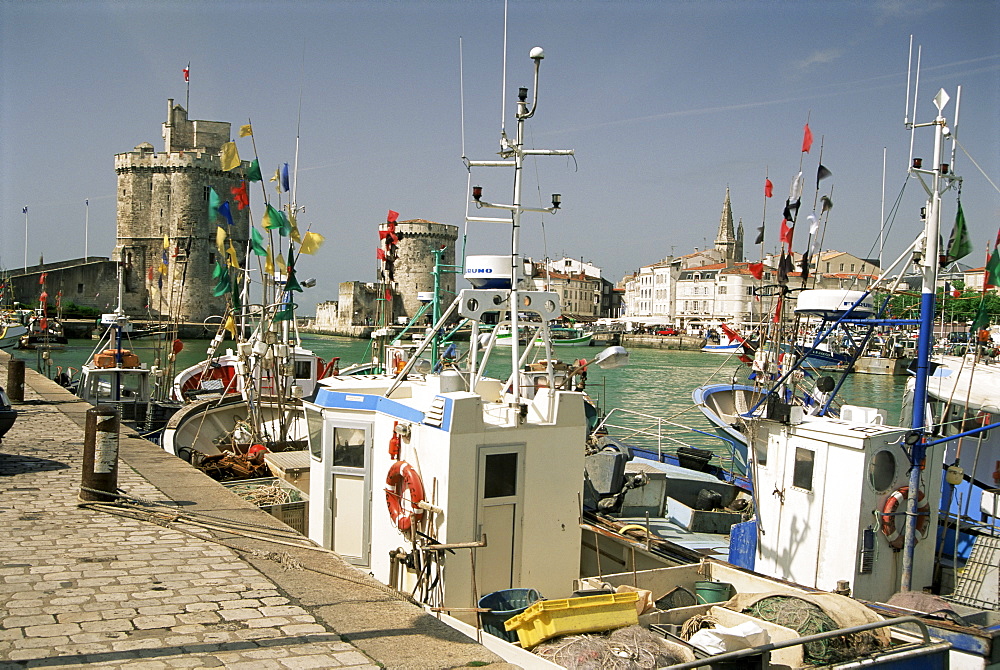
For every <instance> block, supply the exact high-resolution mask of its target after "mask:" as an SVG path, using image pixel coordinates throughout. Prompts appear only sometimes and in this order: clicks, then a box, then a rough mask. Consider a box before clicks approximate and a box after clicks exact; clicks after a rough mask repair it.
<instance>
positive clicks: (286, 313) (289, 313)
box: [274, 302, 295, 321]
mask: <svg viewBox="0 0 1000 670" xmlns="http://www.w3.org/2000/svg"><path fill="white" fill-rule="evenodd" d="M294 317H295V305H294V303H290V302H286V303H285V306H284V307H282V308H281V309H279V310H278V311H277V312H275V313H274V320H275V321H290V320H291V319H292V318H294Z"/></svg>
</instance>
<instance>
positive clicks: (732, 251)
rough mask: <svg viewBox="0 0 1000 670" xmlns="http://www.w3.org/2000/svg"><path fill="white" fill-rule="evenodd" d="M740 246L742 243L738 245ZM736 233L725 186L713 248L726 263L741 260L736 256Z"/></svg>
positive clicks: (731, 208) (727, 190) (727, 189)
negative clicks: (723, 200) (724, 198)
mask: <svg viewBox="0 0 1000 670" xmlns="http://www.w3.org/2000/svg"><path fill="white" fill-rule="evenodd" d="M739 246H742V245H739ZM736 247H737V239H736V233H735V231H734V230H733V206H732V203H731V202H730V200H729V187H728V186H727V187H726V201H725V202H724V203H723V205H722V216H721V217H720V218H719V232H718V234H717V235H716V236H715V249H716V251H719V252H720V253H721V254H722V255H723V257H724V258H725V261H726V264H727V265H728V264H730V263H733V262H737V261H741V260H743V259H742V258H739V257H737V254H738V252H741V251H742V250H738V249H737V248H736Z"/></svg>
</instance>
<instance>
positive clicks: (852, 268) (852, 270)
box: [851, 263, 854, 272]
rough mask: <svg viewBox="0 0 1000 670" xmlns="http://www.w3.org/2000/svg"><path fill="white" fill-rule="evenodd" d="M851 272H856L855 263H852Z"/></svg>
mask: <svg viewBox="0 0 1000 670" xmlns="http://www.w3.org/2000/svg"><path fill="white" fill-rule="evenodd" d="M851 272H854V263H851Z"/></svg>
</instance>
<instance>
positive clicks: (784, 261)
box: [778, 251, 795, 284]
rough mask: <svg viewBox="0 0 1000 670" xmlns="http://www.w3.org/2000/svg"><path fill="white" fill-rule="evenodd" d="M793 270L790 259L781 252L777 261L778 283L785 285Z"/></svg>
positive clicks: (793, 265) (793, 264) (792, 263)
mask: <svg viewBox="0 0 1000 670" xmlns="http://www.w3.org/2000/svg"><path fill="white" fill-rule="evenodd" d="M794 269H795V263H794V262H793V261H792V257H791V256H790V255H789V256H786V255H785V252H784V251H782V252H781V259H780V260H779V261H778V283H779V284H787V283H788V275H789V273H791V272H792V270H794Z"/></svg>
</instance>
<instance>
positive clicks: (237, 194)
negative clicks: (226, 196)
mask: <svg viewBox="0 0 1000 670" xmlns="http://www.w3.org/2000/svg"><path fill="white" fill-rule="evenodd" d="M229 192H230V193H232V194H233V197H234V199H235V201H236V209H239V210H242V209H243V208H244V207H249V206H250V196H249V195H248V194H247V183H246V182H245V181H241V182H240V185H239V186H233V187H232V188H231V189H229ZM229 223H232V220H230V221H229Z"/></svg>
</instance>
